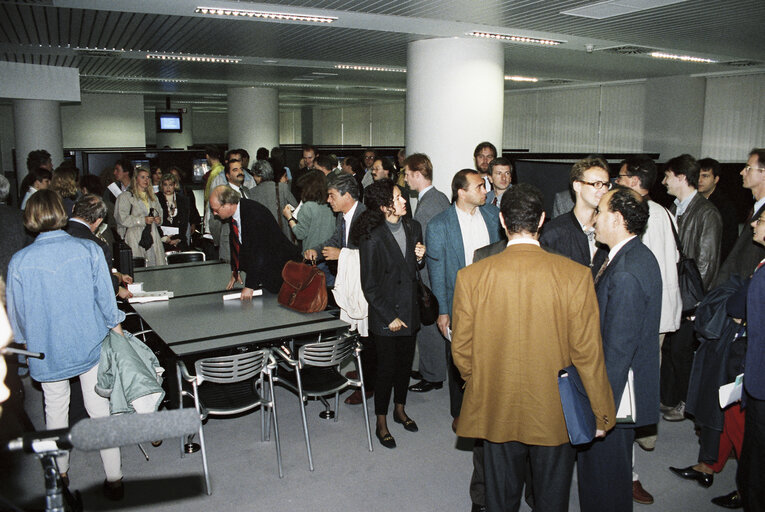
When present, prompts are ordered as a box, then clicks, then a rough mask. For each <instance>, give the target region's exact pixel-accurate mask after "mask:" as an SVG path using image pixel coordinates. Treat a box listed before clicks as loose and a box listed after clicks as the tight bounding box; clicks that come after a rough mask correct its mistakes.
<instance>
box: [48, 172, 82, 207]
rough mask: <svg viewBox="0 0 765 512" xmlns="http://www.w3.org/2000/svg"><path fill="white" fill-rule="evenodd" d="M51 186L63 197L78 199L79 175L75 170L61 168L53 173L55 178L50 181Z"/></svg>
mask: <svg viewBox="0 0 765 512" xmlns="http://www.w3.org/2000/svg"><path fill="white" fill-rule="evenodd" d="M50 186H51V188H52V189H53V190H55V191H56V192H58V193H59V194H60V195H61V197H68V198H70V199H73V198H75V197H77V175H76V174H75V173H74V170H73V169H69V168H67V167H59V168H58V169H56V170H55V171H53V178H52V179H51V180H50Z"/></svg>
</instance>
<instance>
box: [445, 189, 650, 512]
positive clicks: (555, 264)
mask: <svg viewBox="0 0 765 512" xmlns="http://www.w3.org/2000/svg"><path fill="white" fill-rule="evenodd" d="M500 221H501V222H502V226H503V227H504V229H505V231H506V233H507V238H508V244H507V248H506V249H504V250H503V251H502V252H501V253H499V254H496V255H494V256H489V257H487V258H484V259H482V260H481V261H478V262H476V263H473V264H472V265H469V266H467V267H465V268H463V269H461V270H460V271H459V272H458V273H457V283H456V287H455V290H454V304H453V308H452V313H453V316H452V326H453V332H452V356H453V359H454V364H455V365H456V366H457V368H458V369H459V371H460V374H461V376H462V378H463V379H464V380H465V395H464V400H463V402H462V409H461V411H460V421H459V424H458V427H457V434H458V435H459V436H462V437H472V438H478V439H483V440H484V468H485V471H486V507H487V510H489V511H490V512H492V511H504V510H517V508H518V506H519V503H520V499H521V496H522V494H523V493H522V491H523V483H524V476H525V474H526V466H527V461H529V463H530V465H531V473H532V474H533V491H534V503H535V507H536V508H537V509H538V510H548V511H561V512H563V511H567V510H568V498H569V488H570V486H571V477H572V473H573V468H574V456H575V452H574V448H573V447H572V446H571V444H569V440H568V432H567V430H566V423H565V421H564V418H563V410H562V407H561V401H560V394H559V392H558V371H559V370H561V369H562V368H565V367H567V366H570V365H571V364H573V365H574V366H576V368H577V370H578V373H579V375H580V376H581V379H582V382H583V383H584V387H585V389H586V391H587V395H588V396H589V399H590V404H591V406H592V412H593V414H594V415H595V423H596V428H597V430H598V432H597V434H598V435H599V436H603V435H604V434H605V431H606V430H608V429H610V428H612V427H613V426H614V423H615V415H614V399H613V396H612V395H611V388H610V386H609V384H608V377H607V375H606V369H605V365H604V359H603V348H602V344H601V340H600V332H599V326H598V305H597V299H596V297H595V289H594V287H593V285H592V274H591V273H590V269H589V268H587V267H585V266H583V265H580V264H579V263H576V262H573V261H571V260H569V259H568V258H565V257H563V256H558V255H555V254H551V253H549V252H547V251H545V250H544V249H542V248H540V247H539V242H538V241H537V238H538V236H539V235H538V233H539V228H540V227H541V226H542V223H543V222H544V210H543V205H542V197H541V194H540V193H539V191H538V190H537V189H536V188H534V187H533V186H530V185H528V184H521V185H518V186H516V187H513V188H511V189H509V190H508V191H507V192H505V193H504V195H503V196H502V205H501V214H500ZM498 318H500V319H506V321H497V319H498ZM511 319H517V321H514V320H511ZM656 332H657V333H658V330H656ZM656 347H657V351H658V344H657V345H656ZM657 353H658V352H657ZM657 370H658V362H657ZM656 407H657V410H658V395H657V400H656ZM593 434H595V432H593Z"/></svg>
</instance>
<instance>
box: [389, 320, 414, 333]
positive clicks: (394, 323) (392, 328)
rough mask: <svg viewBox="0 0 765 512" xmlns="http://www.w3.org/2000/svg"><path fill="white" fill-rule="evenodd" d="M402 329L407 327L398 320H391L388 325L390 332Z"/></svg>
mask: <svg viewBox="0 0 765 512" xmlns="http://www.w3.org/2000/svg"><path fill="white" fill-rule="evenodd" d="M403 327H409V326H408V325H406V324H405V323H404V322H403V321H402V320H401V319H400V318H398V317H396V318H394V319H393V321H392V322H391V323H389V324H388V329H390V332H398V331H400V330H401V328H403Z"/></svg>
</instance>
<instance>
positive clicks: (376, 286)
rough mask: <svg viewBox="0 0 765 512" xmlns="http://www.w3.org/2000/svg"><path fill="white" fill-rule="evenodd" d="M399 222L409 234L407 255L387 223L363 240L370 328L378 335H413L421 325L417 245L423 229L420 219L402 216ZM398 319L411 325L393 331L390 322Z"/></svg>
mask: <svg viewBox="0 0 765 512" xmlns="http://www.w3.org/2000/svg"><path fill="white" fill-rule="evenodd" d="M399 222H402V223H403V227H404V232H405V233H406V258H404V256H403V255H402V254H401V249H399V247H398V243H396V239H395V238H393V234H392V233H391V232H390V229H389V228H388V226H387V225H386V224H385V223H383V224H382V225H381V226H378V227H376V228H375V229H373V230H372V232H371V233H369V236H366V237H363V238H362V239H361V241H360V242H359V258H360V260H361V289H362V290H363V291H364V297H365V298H366V299H367V302H368V303H369V330H370V331H372V333H374V334H377V335H378V336H412V335H414V333H416V332H417V330H418V329H419V327H420V309H419V306H418V304H417V295H416V290H417V287H416V282H417V257H416V256H415V255H414V246H415V245H416V244H417V243H418V242H422V228H421V227H420V223H419V222H417V221H416V220H411V219H407V218H402V219H401V220H400V221H399ZM396 318H400V319H401V320H402V321H403V322H404V323H405V324H406V325H407V327H406V328H402V329H401V330H399V331H397V332H391V331H390V329H388V325H389V324H390V323H391V322H392V321H393V320H394V319H396Z"/></svg>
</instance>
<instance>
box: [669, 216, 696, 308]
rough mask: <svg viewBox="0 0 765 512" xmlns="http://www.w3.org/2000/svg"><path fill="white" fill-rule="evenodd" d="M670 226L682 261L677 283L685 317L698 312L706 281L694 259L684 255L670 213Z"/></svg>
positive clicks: (678, 263) (679, 263)
mask: <svg viewBox="0 0 765 512" xmlns="http://www.w3.org/2000/svg"><path fill="white" fill-rule="evenodd" d="M667 216H669V217H670V219H669V224H670V226H672V234H673V235H675V245H676V246H677V252H678V253H680V259H679V260H678V262H677V282H678V284H679V285H680V298H681V300H682V303H683V316H688V315H692V314H693V312H694V311H696V306H697V305H698V304H699V302H701V299H703V298H704V281H702V280H701V272H699V267H698V266H696V261H694V260H693V258H688V257H687V256H685V255H684V254H683V249H682V247H683V246H682V243H681V242H680V237H679V236H678V235H677V230H676V229H675V223H674V222H672V217H671V216H670V213H669V212H667Z"/></svg>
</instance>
